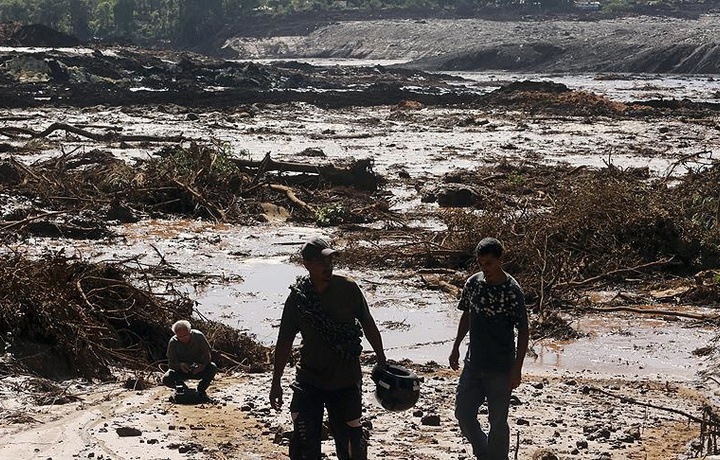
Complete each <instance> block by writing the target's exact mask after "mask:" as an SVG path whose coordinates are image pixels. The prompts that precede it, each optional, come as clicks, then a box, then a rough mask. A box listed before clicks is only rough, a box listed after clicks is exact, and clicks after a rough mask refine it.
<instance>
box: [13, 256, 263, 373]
mask: <svg viewBox="0 0 720 460" xmlns="http://www.w3.org/2000/svg"><path fill="white" fill-rule="evenodd" d="M131 279H132V277H131V274H130V273H129V272H128V270H127V269H126V268H125V267H123V266H121V265H119V264H111V263H99V264H91V263H87V262H83V261H79V260H73V259H70V258H68V257H65V256H64V255H63V254H52V255H48V256H46V257H43V258H42V259H38V260H34V259H29V258H26V257H23V256H20V255H15V256H13V257H10V258H7V259H5V260H4V261H3V262H2V264H1V265H0V286H2V288H1V289H0V331H1V332H2V334H3V341H4V342H6V343H5V348H6V352H10V353H11V356H12V358H13V362H14V364H15V365H16V366H17V367H18V368H21V369H25V370H29V371H32V372H33V373H35V374H37V375H40V376H44V377H50V378H68V377H84V378H87V379H93V378H99V379H109V378H111V377H112V369H113V368H116V367H125V368H130V369H138V370H147V369H153V367H154V366H153V363H157V362H160V361H162V360H164V359H165V351H166V348H167V342H168V340H169V338H170V337H171V335H172V332H171V331H170V327H169V326H170V325H171V324H172V323H173V322H174V321H176V320H178V319H187V318H190V317H191V315H192V312H193V302H192V301H191V300H190V299H188V298H186V297H183V296H180V295H175V296H171V298H169V299H164V298H160V297H158V296H156V295H154V294H153V293H152V292H150V291H147V290H143V289H140V288H138V287H136V286H135V285H134V284H133V283H132V282H131ZM203 324H204V326H206V327H207V328H208V329H210V330H211V331H212V337H213V339H214V341H215V343H213V342H212V341H211V345H212V346H214V347H215V349H216V350H217V352H218V353H224V354H225V355H227V356H228V357H232V359H234V360H235V361H246V362H247V363H249V364H252V365H253V366H261V365H263V364H265V363H266V362H267V359H266V358H265V357H264V356H263V352H262V347H261V346H259V345H257V344H255V343H254V342H253V341H252V340H250V338H248V337H243V336H242V334H240V333H239V332H238V331H234V330H232V329H230V328H227V327H224V326H220V325H215V324H214V323H213V322H209V321H206V322H204V323H203Z"/></svg>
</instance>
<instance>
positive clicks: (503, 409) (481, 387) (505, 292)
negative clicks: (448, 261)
mask: <svg viewBox="0 0 720 460" xmlns="http://www.w3.org/2000/svg"><path fill="white" fill-rule="evenodd" d="M503 252H504V248H503V245H502V243H500V241H498V240H497V239H495V238H483V239H482V240H481V241H480V243H478V245H477V247H476V248H475V256H476V259H477V263H478V265H479V267H480V272H478V273H475V274H474V275H472V276H471V277H470V278H469V279H468V280H467V281H466V282H465V286H464V288H463V291H462V296H461V298H460V302H459V304H458V309H460V310H462V316H461V318H460V323H459V325H458V330H457V336H456V338H455V343H454V344H453V348H452V352H451V353H450V367H451V368H453V369H455V370H457V369H459V367H460V365H459V358H460V344H461V343H462V342H463V339H464V338H465V335H466V334H467V333H468V331H469V332H470V346H469V348H468V350H467V354H466V355H465V361H464V367H463V370H462V374H461V376H460V381H459V382H458V386H457V395H456V399H455V417H456V418H457V420H458V424H459V425H460V430H461V431H462V433H463V435H465V437H466V438H467V439H468V441H470V444H471V445H472V448H473V454H474V455H475V457H476V458H478V459H482V460H507V458H508V453H509V450H510V428H509V426H508V422H507V418H508V412H509V409H510V394H511V392H512V390H513V389H514V388H517V386H518V385H520V381H521V379H522V374H521V371H522V365H523V359H524V358H525V352H526V351H527V347H528V337H529V330H528V319H527V311H526V310H525V296H524V294H523V291H522V289H521V288H520V285H519V284H518V283H517V281H515V279H514V278H513V277H512V276H510V275H509V274H508V273H506V272H505V271H504V270H503V268H502V256H503ZM515 329H517V331H518V338H517V350H516V347H515ZM484 402H487V407H488V422H489V424H490V430H489V431H488V433H487V434H485V432H484V431H483V429H482V426H481V424H480V422H479V421H478V409H479V408H480V406H481V405H482V404H483V403H484Z"/></svg>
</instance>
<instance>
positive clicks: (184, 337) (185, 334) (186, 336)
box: [175, 327, 190, 345]
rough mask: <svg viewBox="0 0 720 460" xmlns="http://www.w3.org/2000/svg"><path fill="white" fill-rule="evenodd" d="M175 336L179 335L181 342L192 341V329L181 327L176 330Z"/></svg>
mask: <svg viewBox="0 0 720 460" xmlns="http://www.w3.org/2000/svg"><path fill="white" fill-rule="evenodd" d="M175 337H177V339H178V340H179V341H180V343H184V344H185V345H187V344H188V343H190V331H188V330H187V329H185V328H184V327H179V328H177V329H176V330H175Z"/></svg>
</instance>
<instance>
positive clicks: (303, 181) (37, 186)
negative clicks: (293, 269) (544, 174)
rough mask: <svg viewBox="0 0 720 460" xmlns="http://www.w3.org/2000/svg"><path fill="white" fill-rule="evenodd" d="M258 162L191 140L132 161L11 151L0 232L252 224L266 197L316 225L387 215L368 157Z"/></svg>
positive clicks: (96, 232)
mask: <svg viewBox="0 0 720 460" xmlns="http://www.w3.org/2000/svg"><path fill="white" fill-rule="evenodd" d="M266 160H267V161H263V162H257V163H254V162H249V161H245V160H243V159H241V158H237V157H236V156H234V155H233V153H232V152H229V151H228V149H227V147H226V146H225V145H223V144H218V143H208V144H206V145H201V144H198V143H195V142H192V143H190V144H189V146H187V147H185V146H183V145H182V144H171V145H167V146H164V147H161V148H159V149H158V150H157V152H155V153H154V154H152V155H149V157H148V158H147V159H141V160H137V161H136V162H135V163H134V164H130V163H128V162H125V161H123V160H119V159H117V158H115V157H114V156H113V155H112V154H111V153H110V152H108V151H107V150H103V149H101V148H97V149H92V150H88V151H81V152H75V153H70V154H64V155H62V156H60V157H57V158H52V159H49V160H44V161H40V162H36V163H34V164H32V165H26V164H23V163H21V162H19V161H17V160H15V159H14V158H12V157H11V158H10V159H9V160H5V161H3V162H1V163H0V191H2V192H3V196H4V198H5V199H6V200H10V199H13V200H15V201H16V200H17V197H23V199H24V200H23V202H22V203H21V204H20V205H15V206H12V210H11V211H9V212H7V213H6V215H5V216H3V222H2V226H0V231H2V232H3V233H5V234H6V236H7V235H8V234H9V233H10V232H12V234H18V233H20V234H22V233H24V234H34V235H44V236H65V237H70V238H73V237H74V238H103V237H109V236H112V232H111V231H110V230H108V228H107V227H108V225H109V224H111V223H116V222H136V221H138V220H140V219H141V218H144V217H163V216H172V215H174V216H178V215H180V216H187V217H193V218H204V219H210V220H215V221H218V222H242V223H248V222H253V221H258V220H261V218H262V213H263V208H262V203H266V202H271V203H274V204H276V205H279V206H284V207H285V208H287V209H288V210H289V211H290V215H291V218H292V219H294V220H297V221H302V222H313V221H315V222H317V223H318V224H319V225H336V224H339V223H345V222H352V223H360V222H365V221H368V220H369V219H372V218H373V216H375V217H380V216H382V215H383V214H385V215H389V213H388V211H387V209H388V207H389V206H388V205H387V204H385V205H383V200H382V197H381V195H380V192H378V193H376V194H372V193H367V190H368V189H369V190H370V191H371V192H372V191H373V190H375V189H377V187H378V184H379V183H380V178H379V177H378V176H377V175H376V174H375V173H374V172H373V170H372V163H371V162H369V161H368V160H357V161H351V162H350V163H349V164H348V165H347V166H346V167H336V166H334V165H309V164H308V165H300V164H288V163H277V162H273V161H272V160H269V157H268V158H267V159H266ZM358 187H360V191H357V188H358ZM331 196H337V197H338V198H331ZM316 201H319V202H317V203H316Z"/></svg>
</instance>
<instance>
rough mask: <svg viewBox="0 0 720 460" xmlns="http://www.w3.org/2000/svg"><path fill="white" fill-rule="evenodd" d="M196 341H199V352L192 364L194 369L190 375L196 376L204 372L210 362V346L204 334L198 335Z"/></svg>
mask: <svg viewBox="0 0 720 460" xmlns="http://www.w3.org/2000/svg"><path fill="white" fill-rule="evenodd" d="M197 339H199V340H200V350H199V353H198V355H199V357H198V358H197V361H195V362H194V363H193V365H195V367H194V368H193V369H192V373H193V374H196V375H197V374H199V373H201V372H202V371H204V370H205V368H206V367H207V366H208V364H210V361H212V350H211V349H210V344H209V343H208V341H207V338H206V337H205V334H203V333H198V335H197Z"/></svg>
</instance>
